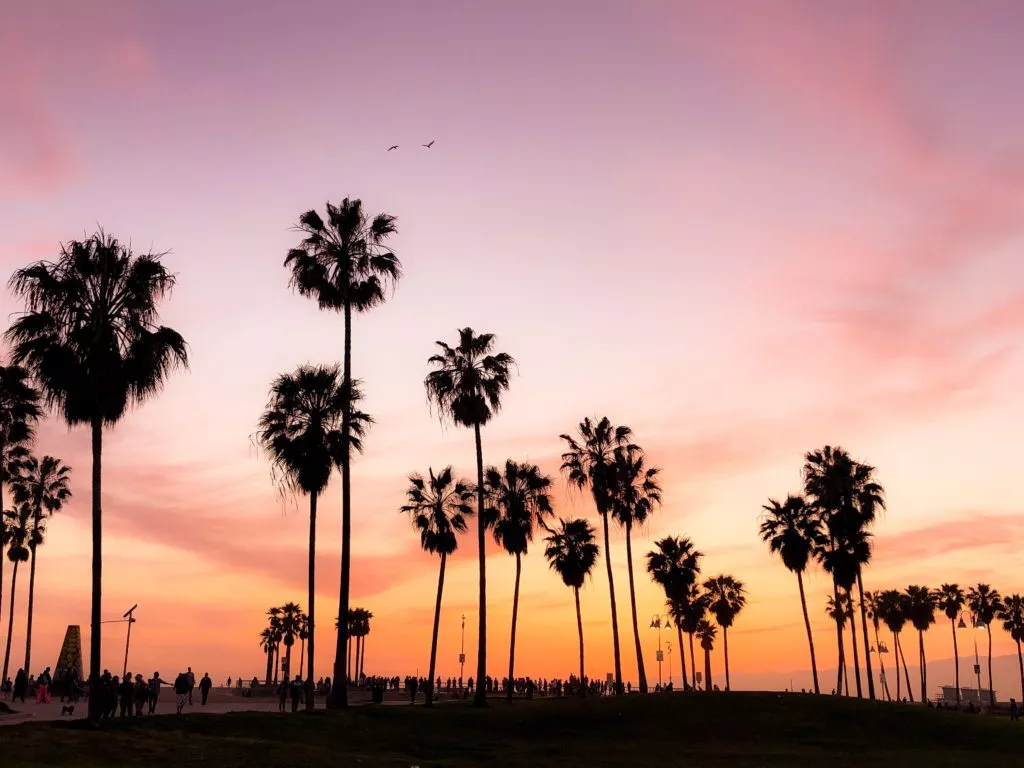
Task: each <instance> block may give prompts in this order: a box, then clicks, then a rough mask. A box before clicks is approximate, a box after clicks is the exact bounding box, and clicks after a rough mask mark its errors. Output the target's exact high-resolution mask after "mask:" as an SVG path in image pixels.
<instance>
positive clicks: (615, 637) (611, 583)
mask: <svg viewBox="0 0 1024 768" xmlns="http://www.w3.org/2000/svg"><path fill="white" fill-rule="evenodd" d="M599 511H600V512H601V523H602V524H603V525H604V564H605V566H606V568H607V570H608V593H609V596H610V598H611V603H612V650H613V651H614V654H615V695H616V696H621V695H622V694H623V690H622V655H621V653H620V652H619V612H618V610H616V608H615V577H614V576H613V575H612V550H611V540H610V538H609V536H608V512H607V510H603V511H602V510H599Z"/></svg>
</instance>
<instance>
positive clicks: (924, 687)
mask: <svg viewBox="0 0 1024 768" xmlns="http://www.w3.org/2000/svg"><path fill="white" fill-rule="evenodd" d="M906 594H907V616H908V617H909V618H910V623H911V624H913V625H914V629H916V630H917V639H918V647H919V649H920V651H919V653H920V657H919V660H920V664H921V701H922V702H925V703H926V702H927V701H928V668H927V658H926V657H925V653H924V633H925V630H927V629H928V627H930V626H931V625H932V624H934V623H935V608H936V600H935V593H933V592H932V591H931V590H930V589H928V587H919V586H916V585H912V586H909V587H907V593H906Z"/></svg>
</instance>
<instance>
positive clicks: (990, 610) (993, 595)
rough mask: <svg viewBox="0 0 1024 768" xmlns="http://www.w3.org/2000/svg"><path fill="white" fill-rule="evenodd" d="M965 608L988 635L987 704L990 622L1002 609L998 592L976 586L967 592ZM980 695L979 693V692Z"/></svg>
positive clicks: (988, 587)
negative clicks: (968, 609)
mask: <svg viewBox="0 0 1024 768" xmlns="http://www.w3.org/2000/svg"><path fill="white" fill-rule="evenodd" d="M967 607H968V608H970V609H971V613H972V614H974V620H975V623H979V624H984V625H985V632H986V633H987V634H988V691H989V699H990V701H989V703H990V704H991V703H992V702H991V698H992V622H993V621H995V618H996V615H997V614H998V613H999V609H1000V608H1001V607H1002V598H1001V597H1000V596H999V591H998V590H995V589H992V587H990V586H989V585H988V584H978V585H977V586H975V587H971V588H970V589H969V590H968V591H967ZM979 694H980V691H979Z"/></svg>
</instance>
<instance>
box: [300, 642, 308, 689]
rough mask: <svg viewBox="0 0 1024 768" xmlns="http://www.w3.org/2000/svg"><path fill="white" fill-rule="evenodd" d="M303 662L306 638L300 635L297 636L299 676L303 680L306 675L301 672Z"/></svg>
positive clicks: (304, 661) (304, 660)
mask: <svg viewBox="0 0 1024 768" xmlns="http://www.w3.org/2000/svg"><path fill="white" fill-rule="evenodd" d="M305 663H306V638H304V637H300V638H299V677H301V678H302V679H303V680H305V679H306V676H305V675H304V674H303V669H304V668H305V667H304V666H303V665H304V664H305Z"/></svg>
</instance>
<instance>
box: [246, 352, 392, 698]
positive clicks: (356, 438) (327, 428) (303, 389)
mask: <svg viewBox="0 0 1024 768" xmlns="http://www.w3.org/2000/svg"><path fill="white" fill-rule="evenodd" d="M360 397H361V393H360V391H359V389H358V386H352V387H346V386H344V385H343V384H342V382H341V381H340V380H339V371H338V366H336V365H332V366H310V365H303V366H300V367H299V368H298V369H297V370H296V371H295V372H294V373H290V374H287V373H286V374H282V375H280V376H278V377H277V378H276V379H275V380H274V383H273V384H272V385H271V388H270V398H269V400H268V401H267V407H266V410H265V411H264V412H263V415H262V416H261V417H260V423H259V442H260V445H261V446H262V447H263V449H264V450H265V451H266V452H267V454H268V455H269V457H270V461H271V465H272V467H273V471H274V473H275V476H276V479H277V481H278V483H279V485H280V486H281V489H282V490H283V491H284V492H286V493H303V494H306V495H307V496H309V557H308V568H307V598H306V599H307V604H308V606H309V613H308V616H309V649H308V653H309V668H308V670H307V672H308V677H307V679H306V682H305V687H306V709H307V710H308V711H312V710H313V704H314V702H313V678H314V663H315V655H316V643H315V636H316V635H315V633H316V602H315V601H316V512H317V501H318V499H319V498H320V496H321V495H322V494H323V492H324V491H325V490H326V489H327V485H328V483H329V482H330V479H331V473H332V472H333V471H334V468H335V467H338V466H340V465H341V462H342V461H343V460H344V457H345V456H346V455H347V454H348V453H350V452H351V450H353V449H354V450H356V451H360V450H362V438H363V435H364V434H365V433H366V429H367V428H368V426H369V425H370V424H371V423H372V421H373V420H372V419H371V418H370V417H369V416H368V415H367V414H365V413H363V412H362V411H359V410H358V408H357V403H358V402H359V400H360ZM342 411H346V412H348V413H349V414H350V418H351V422H350V424H349V431H348V432H347V433H346V432H343V431H342V429H341V419H342ZM291 607H294V608H295V610H289V608H291ZM298 613H299V610H298V606H297V605H295V603H288V604H287V605H286V606H284V614H283V616H282V621H283V622H286V626H285V635H284V642H285V647H286V648H287V651H286V660H287V661H286V665H285V666H286V668H287V670H288V674H289V675H290V674H291V672H292V668H291V664H290V661H291V647H292V644H293V643H294V642H295V633H296V629H297V627H296V626H295V622H296V621H297V620H298V616H297V614H298Z"/></svg>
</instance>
